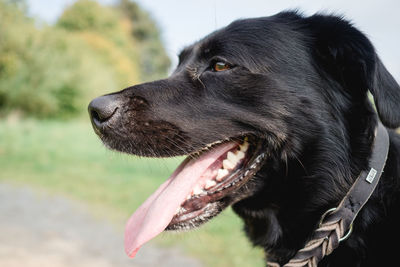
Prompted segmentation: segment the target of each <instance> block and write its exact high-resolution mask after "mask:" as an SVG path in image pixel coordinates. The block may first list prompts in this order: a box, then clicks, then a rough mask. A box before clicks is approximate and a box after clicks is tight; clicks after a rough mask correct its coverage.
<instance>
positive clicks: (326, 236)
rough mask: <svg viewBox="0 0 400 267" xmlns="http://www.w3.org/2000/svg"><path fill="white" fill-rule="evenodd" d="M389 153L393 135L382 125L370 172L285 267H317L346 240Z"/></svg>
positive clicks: (326, 215)
mask: <svg viewBox="0 0 400 267" xmlns="http://www.w3.org/2000/svg"><path fill="white" fill-rule="evenodd" d="M388 151H389V135H388V132H387V131H386V128H385V127H384V126H383V125H382V123H381V122H378V126H377V128H376V129H375V141H374V144H373V148H372V155H371V158H370V160H369V167H370V168H369V170H367V171H362V172H361V173H360V175H359V176H358V178H357V180H356V181H355V182H354V184H353V186H352V187H351V188H350V190H349V192H348V193H347V194H346V196H345V197H344V198H343V199H342V201H341V202H340V204H339V205H338V206H337V207H336V208H332V209H329V210H328V211H326V212H325V213H324V214H323V215H322V217H321V221H320V223H319V226H318V228H317V229H316V230H315V231H314V233H313V234H312V236H311V239H310V240H309V241H308V242H307V243H306V245H305V246H304V248H302V249H300V250H299V251H298V252H297V253H296V255H295V256H294V257H293V258H292V259H291V260H290V261H289V262H288V263H286V264H285V265H284V267H303V266H307V267H316V266H317V265H318V262H319V261H320V260H321V259H322V258H323V257H325V256H326V255H329V254H330V253H332V251H333V250H334V249H335V248H337V247H338V246H339V243H340V242H341V241H343V240H344V239H346V238H347V237H348V236H349V235H350V233H351V231H352V227H353V222H354V220H355V218H356V217H357V214H358V212H359V211H360V210H361V208H362V207H363V206H364V205H365V203H366V202H367V201H368V199H369V198H370V196H371V195H372V193H373V192H374V190H375V188H376V185H377V184H378V182H379V179H380V177H381V175H382V172H383V168H384V167H385V163H386V159H387V155H388ZM267 265H268V266H271V267H280V265H279V264H278V263H275V262H267Z"/></svg>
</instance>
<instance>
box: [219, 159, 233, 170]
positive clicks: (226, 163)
mask: <svg viewBox="0 0 400 267" xmlns="http://www.w3.org/2000/svg"><path fill="white" fill-rule="evenodd" d="M235 165H236V163H233V162H231V161H230V160H229V159H224V160H223V161H222V166H223V167H224V169H226V170H231V169H233V168H235Z"/></svg>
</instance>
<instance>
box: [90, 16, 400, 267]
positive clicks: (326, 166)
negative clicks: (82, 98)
mask: <svg viewBox="0 0 400 267" xmlns="http://www.w3.org/2000/svg"><path fill="white" fill-rule="evenodd" d="M179 59H180V63H179V65H178V67H177V69H176V70H175V72H174V73H173V74H172V75H171V76H170V77H169V78H168V79H165V80H160V81H155V82H151V83H146V84H141V85H137V86H133V87H130V88H127V89H125V90H123V91H121V92H119V93H115V94H112V95H111V97H112V98H113V102H114V103H115V102H118V109H117V111H116V115H113V117H112V118H111V119H109V120H108V121H107V123H103V124H102V125H101V126H99V125H98V126H96V127H97V130H96V131H97V132H98V133H99V135H100V136H101V138H102V139H103V141H104V142H105V143H106V144H107V145H108V146H109V147H111V148H113V149H117V150H121V151H125V152H128V153H133V154H137V155H141V156H152V157H154V156H175V155H184V154H188V153H191V152H193V151H196V150H198V149H200V148H202V147H204V146H205V145H206V144H209V143H212V142H214V141H217V140H223V139H225V138H235V137H239V136H245V135H250V136H253V137H256V138H257V139H263V140H265V141H266V142H267V144H268V145H267V146H266V147H265V150H268V151H269V152H270V153H271V154H272V156H271V157H269V158H268V160H267V161H266V162H265V164H264V165H263V167H262V169H261V170H260V171H259V172H258V173H257V174H256V175H255V176H254V177H253V178H252V179H251V180H250V181H249V182H248V183H247V184H246V186H244V187H242V188H240V189H239V190H237V191H236V192H235V193H233V194H232V195H230V196H227V197H226V198H225V199H223V200H222V202H221V208H224V207H225V206H226V205H228V204H233V209H234V211H235V212H236V213H237V214H238V215H239V216H240V217H241V218H242V219H243V220H244V223H245V231H246V233H247V235H248V237H249V238H250V239H251V241H252V242H253V244H254V245H257V246H261V247H263V248H264V250H265V251H266V254H267V257H268V258H269V259H270V260H275V261H278V262H279V263H281V264H283V263H285V262H287V261H288V260H289V259H290V258H291V257H292V256H294V254H295V253H296V251H297V250H298V249H300V248H302V247H303V246H304V244H305V242H306V241H307V239H308V237H309V236H310V234H311V232H312V231H313V230H314V228H315V226H316V224H317V222H318V220H319V218H320V216H321V215H322V213H324V212H325V211H326V210H327V209H329V208H332V207H335V206H337V204H338V203H339V202H340V200H341V199H342V198H343V196H344V195H345V194H346V192H347V190H348V189H349V187H350V186H351V184H352V183H353V181H354V180H355V179H356V178H357V176H358V174H359V173H360V172H361V171H362V170H365V169H368V159H369V157H370V153H371V144H372V142H373V132H374V129H375V126H376V124H377V120H378V117H377V115H376V112H375V111H374V108H373V106H372V105H371V103H370V101H369V99H368V91H370V92H371V93H372V95H373V97H374V100H375V103H376V108H377V111H378V114H379V118H380V119H381V120H382V122H383V123H384V124H385V125H386V126H387V127H390V128H395V127H399V126H400V108H399V104H400V87H399V85H398V84H397V83H396V81H395V80H394V79H393V77H392V76H391V75H390V73H389V72H388V71H387V70H386V68H385V67H384V66H383V64H382V62H381V61H380V59H379V58H378V56H377V54H376V53H375V50H374V47H373V45H372V44H371V43H370V41H369V40H368V39H367V38H366V37H365V35H364V34H363V33H361V32H360V31H359V30H357V29H356V28H355V27H353V26H352V25H351V23H349V22H348V21H346V20H345V19H343V18H340V17H337V16H331V15H321V14H317V15H314V16H311V17H304V16H302V15H301V14H298V13H296V12H283V13H279V14H277V15H275V16H271V17H264V18H256V19H245V20H239V21H235V22H233V23H232V24H230V25H229V26H227V27H225V28H223V29H221V30H219V31H216V32H214V33H212V34H211V35H209V36H207V37H205V38H204V39H203V40H201V41H199V42H197V43H195V44H193V45H192V46H190V47H188V48H186V49H185V50H184V51H183V52H182V53H181V55H180V57H179ZM216 61H223V62H227V63H229V65H230V66H231V68H230V69H229V70H226V71H222V72H215V71H213V69H212V66H213V64H214V63H215V62H216ZM389 132H390V150H389V158H388V161H387V164H386V167H385V170H384V174H383V176H382V178H381V181H380V183H379V184H378V187H377V189H376V191H375V192H374V194H373V195H372V197H371V198H370V200H369V201H368V203H367V204H366V206H365V207H364V208H363V209H362V211H361V212H360V214H359V215H358V217H357V219H356V221H355V224H354V232H353V233H352V235H351V237H350V238H349V239H348V240H346V241H345V242H343V243H341V244H340V246H339V248H338V249H336V250H335V251H334V252H333V253H332V254H331V255H329V256H327V257H326V258H324V260H323V261H322V262H321V263H320V265H319V266H340V267H343V266H351V267H354V266H395V265H397V264H395V263H396V262H398V259H397V248H398V246H397V242H398V241H399V240H400V219H399V218H400V216H398V214H397V213H398V212H399V211H400V199H399V196H400V183H399V181H400V137H399V135H397V134H396V133H395V132H394V130H389ZM229 245H232V244H229Z"/></svg>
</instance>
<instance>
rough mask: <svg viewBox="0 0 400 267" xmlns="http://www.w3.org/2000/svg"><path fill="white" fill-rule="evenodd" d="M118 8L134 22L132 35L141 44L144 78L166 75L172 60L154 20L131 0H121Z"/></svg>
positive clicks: (141, 64) (149, 78)
mask: <svg viewBox="0 0 400 267" xmlns="http://www.w3.org/2000/svg"><path fill="white" fill-rule="evenodd" d="M117 8H118V9H119V10H120V12H121V13H122V14H123V15H125V16H126V17H127V18H128V19H129V21H130V22H131V24H132V30H131V35H132V36H133V38H134V39H135V40H137V41H138V44H139V49H140V66H142V73H143V77H144V79H145V80H154V79H157V78H159V77H160V76H165V75H166V74H167V70H168V68H169V66H170V64H171V61H170V59H169V58H168V56H167V54H166V52H165V49H164V46H163V44H162V42H161V39H160V32H159V29H158V27H157V25H156V24H155V22H154V20H153V19H151V17H150V15H149V14H148V13H147V12H145V11H144V10H142V9H141V8H140V7H139V6H138V5H137V4H136V3H135V2H132V1H130V0H120V1H119V3H118V4H117Z"/></svg>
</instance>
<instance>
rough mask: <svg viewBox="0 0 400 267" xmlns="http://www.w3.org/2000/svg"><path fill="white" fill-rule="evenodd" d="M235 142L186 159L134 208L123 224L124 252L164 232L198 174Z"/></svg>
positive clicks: (132, 249) (134, 251)
mask: <svg viewBox="0 0 400 267" xmlns="http://www.w3.org/2000/svg"><path fill="white" fill-rule="evenodd" d="M236 145H237V144H236V143H234V142H229V143H225V144H223V145H220V146H218V147H216V148H213V149H211V150H210V151H207V152H206V153H204V154H202V155H201V156H200V157H199V158H197V159H190V158H187V159H186V160H185V161H183V162H182V163H181V164H180V165H179V167H178V168H177V169H176V170H175V171H174V173H173V174H172V175H171V176H170V178H169V179H168V180H167V181H165V182H164V183H163V184H162V185H161V186H160V187H159V188H158V189H157V190H156V191H155V192H154V193H153V194H152V195H151V196H150V197H149V198H148V199H147V200H146V201H145V202H144V203H143V204H142V205H141V206H140V207H139V208H138V209H137V210H136V212H135V213H134V214H133V215H132V216H131V217H130V218H129V220H128V222H127V223H126V227H125V251H126V253H127V254H128V255H129V256H130V257H132V258H133V257H135V255H136V253H137V251H138V250H139V248H140V247H141V246H142V245H143V244H144V243H146V242H147V241H149V240H150V239H152V238H154V237H155V236H157V235H158V234H159V233H161V232H162V231H164V229H165V228H166V227H167V226H168V224H169V223H170V222H171V220H172V218H173V217H174V215H175V213H176V211H177V209H178V208H179V207H180V206H181V204H182V203H183V202H184V201H185V200H186V197H187V196H188V195H189V194H190V193H191V192H192V189H193V187H194V186H195V185H196V183H197V182H198V181H199V180H200V178H201V175H202V174H203V173H204V172H205V171H206V170H207V168H208V167H210V165H211V164H212V163H214V162H215V161H216V160H217V159H218V158H219V157H221V156H222V155H223V154H224V153H226V152H227V151H229V150H231V149H232V148H234V147H235V146H236Z"/></svg>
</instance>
